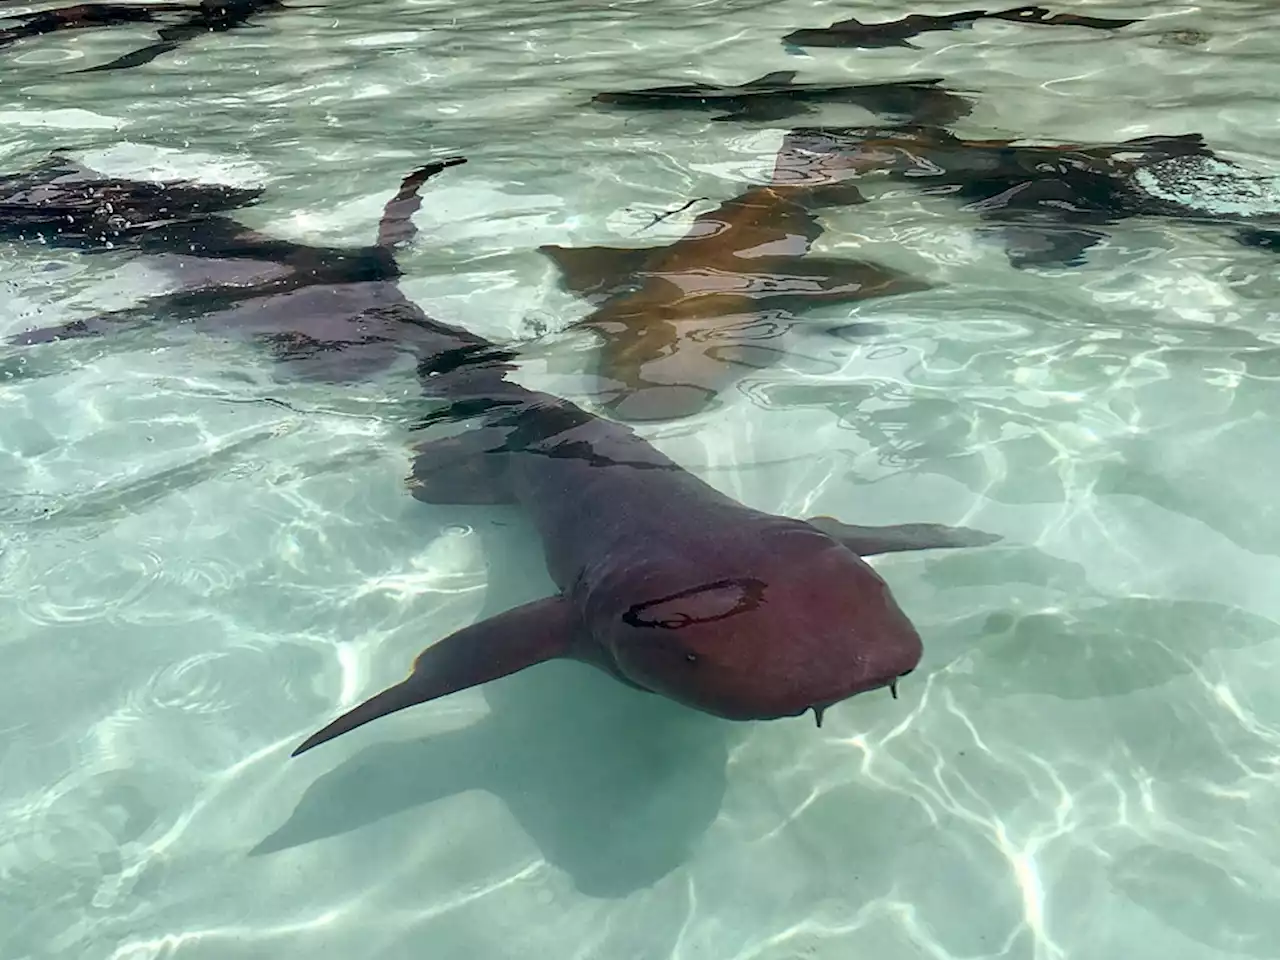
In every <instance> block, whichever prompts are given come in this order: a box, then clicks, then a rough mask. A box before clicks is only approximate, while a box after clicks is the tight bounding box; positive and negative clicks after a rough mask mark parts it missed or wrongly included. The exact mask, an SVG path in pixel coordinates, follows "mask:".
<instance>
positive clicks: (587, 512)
mask: <svg viewBox="0 0 1280 960" xmlns="http://www.w3.org/2000/svg"><path fill="white" fill-rule="evenodd" d="M433 329H434V331H435V333H436V335H437V338H438V343H437V344H436V346H437V347H438V348H446V349H445V350H444V352H445V353H446V354H448V355H451V356H454V357H457V356H462V355H465V354H467V353H468V352H472V357H471V359H470V361H469V362H468V363H466V364H448V365H446V367H441V366H440V365H439V364H438V363H437V362H436V361H435V360H434V359H433V358H431V357H425V356H424V363H426V364H427V365H428V367H429V368H430V369H428V370H426V372H425V373H424V381H425V383H426V384H427V386H428V389H429V390H430V391H431V392H432V393H433V394H434V395H435V396H440V397H444V398H446V399H447V400H448V401H449V403H450V405H451V408H447V409H448V410H449V412H447V413H446V414H445V415H444V416H446V417H450V418H460V417H465V416H473V417H479V418H480V419H479V423H478V425H475V426H473V427H471V428H470V429H468V430H466V431H465V432H463V433H459V434H456V435H454V436H450V437H447V438H443V439H435V440H429V441H426V442H424V443H421V444H419V445H418V446H417V447H416V448H415V453H416V456H415V459H414V463H413V470H412V475H411V477H410V488H411V491H412V494H413V496H414V497H415V498H416V499H418V500H421V501H423V502H427V503H435V504H482V503H490V504H499V503H509V504H517V505H519V506H520V507H521V508H523V510H524V511H525V512H526V514H527V515H528V516H529V517H530V518H531V519H532V522H533V524H534V527H535V529H536V530H537V532H538V535H539V537H540V539H541V541H542V545H543V552H544V555H545V558H546V562H547V569H548V572H549V574H550V576H551V580H552V582H553V583H554V584H555V586H556V587H557V588H558V591H557V592H556V593H555V594H553V595H551V596H548V597H545V598H543V599H538V600H533V601H531V602H528V603H523V604H520V605H518V606H515V607H512V608H511V609H509V610H506V611H504V612H502V613H500V614H497V615H496V616H493V617H490V618H488V619H486V620H483V621H481V622H479V623H475V624H472V625H471V626H468V627H464V628H463V629H461V630H459V631H457V632H455V633H452V634H450V635H449V636H447V637H445V638H443V639H442V640H439V641H437V642H436V643H435V644H433V645H432V646H430V647H428V648H427V649H425V650H424V651H423V652H422V653H421V654H419V655H418V657H417V659H416V660H415V662H414V666H413V670H412V672H411V673H410V675H409V676H408V677H407V678H406V679H405V680H404V681H402V682H400V683H398V684H395V685H394V686H392V687H389V688H388V689H386V690H384V691H382V692H381V693H378V694H376V695H375V696H373V697H372V698H370V699H369V700H366V701H365V702H364V703H362V704H360V705H359V706H357V707H355V708H354V709H352V710H350V711H348V712H347V713H345V714H343V715H342V716H341V717H339V718H337V719H336V720H334V721H333V722H331V723H330V724H328V725H327V726H325V727H324V728H323V729H321V730H320V731H318V732H317V733H315V734H313V735H312V736H310V737H308V738H307V739H306V740H305V741H304V742H303V743H302V744H300V745H299V746H298V747H297V748H296V749H295V750H294V751H293V755H294V756H297V755H298V754H301V753H303V752H305V751H307V750H310V749H311V748H312V747H315V746H317V745H319V744H321V743H324V742H326V741H328V740H331V739H333V738H334V737H337V736H340V735H341V734H343V733H346V732H348V731H350V730H353V729H355V728H356V727H358V726H361V725H363V724H366V723H368V722H370V721H371V720H374V719H377V718H378V717H382V716H386V715H387V714H389V713H393V712H396V711H398V710H402V709H404V708H406V707H410V706H413V705H415V704H419V703H426V702H428V701H431V700H435V699H437V698H439V697H443V696H447V695H448V694H451V693H455V692H457V691H459V690H465V689H468V688H471V687H475V686H478V685H480V684H484V683H487V682H489V681H491V680H496V679H498V678H500V677H505V676H508V675H510V674H513V673H516V672H518V671H521V670H524V669H526V668H527V667H530V666H533V665H535V664H539V663H543V662H546V661H549V660H555V659H570V660H578V661H581V662H584V663H587V664H590V665H592V666H594V667H597V668H598V669H600V670H602V671H604V672H605V673H607V674H609V675H610V676H612V677H614V678H615V679H617V680H619V681H620V682H622V683H624V684H626V685H628V686H631V687H635V688H637V689H640V690H645V691H649V692H652V693H657V694H660V695H662V696H664V697H666V698H668V699H670V700H674V701H676V702H678V703H682V704H685V705H686V706H689V707H692V708H694V709H696V710H700V711H702V712H704V713H708V714H711V715H713V716H717V717H722V718H725V719H729V720H766V719H774V718H780V717H792V716H799V715H801V714H803V713H804V712H806V711H808V710H812V711H813V712H814V715H815V719H816V720H817V722H818V723H819V725H820V724H821V722H822V716H823V712H824V711H825V710H826V709H827V708H829V707H830V706H832V705H833V704H836V703H839V702H841V701H843V700H845V699H847V698H849V697H852V696H854V695H856V694H859V693H863V692H866V691H870V690H876V689H880V688H884V687H888V688H889V690H890V691H891V692H892V693H893V694H894V695H895V696H896V693H897V683H898V681H899V679H900V678H902V677H904V676H906V675H907V674H909V673H911V672H912V671H913V670H914V669H915V668H916V666H917V665H918V663H919V662H920V658H921V654H922V644H921V639H920V636H919V634H918V633H917V632H916V629H915V628H914V627H913V626H912V624H911V622H910V621H909V620H908V619H907V616H906V614H905V613H903V611H902V610H901V608H900V607H899V606H898V604H897V601H896V600H895V599H894V597H893V595H892V593H891V592H890V590H889V587H888V584H887V583H886V582H885V581H884V579H883V578H882V577H881V576H880V575H879V574H878V573H876V571H875V570H874V569H873V568H872V567H871V566H870V565H869V564H867V563H866V561H865V560H864V559H863V557H865V556H868V555H873V554H879V553H888V552H892V551H902V550H925V549H934V548H949V547H967V546H979V545H985V544H990V543H993V542H995V541H996V540H998V539H999V538H998V537H996V536H993V535H991V534H988V533H983V532H981V531H978V530H972V529H967V528H955V527H947V526H942V525H936V524H908V525H905V526H892V527H859V526H852V525H849V524H845V523H842V522H840V521H838V520H836V519H834V518H831V517H815V518H813V519H811V520H809V521H804V520H798V519H793V518H789V517H782V516H776V515H773V514H769V513H765V512H763V511H760V510H755V509H752V508H750V507H747V506H744V505H743V504H741V503H739V502H737V501H735V500H733V499H731V498H730V497H728V496H726V495H724V494H722V493H720V492H719V491H718V490H716V489H715V488H714V487H712V486H710V485H709V484H708V483H706V482H705V481H703V480H701V479H699V478H698V477H696V476H694V475H693V474H692V473H690V472H688V471H687V470H685V469H683V468H682V467H680V466H679V465H678V464H676V463H675V462H674V461H673V460H671V459H670V458H668V457H666V456H665V455H663V454H662V453H660V452H659V451H658V450H657V449H655V448H654V447H653V446H652V445H651V444H649V443H648V442H646V441H645V440H643V439H642V438H641V437H639V436H638V435H637V434H636V433H635V432H634V431H633V430H632V429H631V428H630V427H628V426H626V425H624V424H621V423H617V422H614V421H610V420H605V419H601V418H600V417H597V416H594V415H592V414H590V413H588V412H587V411H585V410H583V409H582V408H580V407H578V406H576V405H575V404H572V403H570V402H568V401H566V400H563V399H560V398H558V397H554V396H551V395H548V394H545V393H540V392H538V391H533V390H529V389H526V388H524V387H522V386H519V385H517V384H514V383H511V382H509V381H507V380H505V379H504V372H505V371H506V370H507V369H509V360H510V355H505V356H503V355H502V354H501V353H500V352H495V353H494V354H493V356H492V357H491V358H488V359H481V358H478V356H477V355H476V354H475V352H474V351H475V349H476V340H477V338H475V337H473V336H471V335H469V334H465V333H461V331H459V333H460V334H461V336H462V338H463V339H462V340H461V341H459V343H458V344H457V345H456V347H448V348H447V344H448V340H449V337H450V328H447V327H445V326H444V325H441V324H435V326H434V328H433ZM481 349H483V348H481ZM493 349H494V351H498V349H499V348H496V347H494V348H493ZM429 419H430V418H429ZM437 419H441V417H437Z"/></svg>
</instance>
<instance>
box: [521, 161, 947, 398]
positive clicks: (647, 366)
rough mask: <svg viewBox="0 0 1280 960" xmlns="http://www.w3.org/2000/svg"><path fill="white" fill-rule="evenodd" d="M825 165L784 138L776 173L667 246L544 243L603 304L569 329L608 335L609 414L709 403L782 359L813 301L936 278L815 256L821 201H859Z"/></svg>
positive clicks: (602, 357) (569, 277) (603, 374)
mask: <svg viewBox="0 0 1280 960" xmlns="http://www.w3.org/2000/svg"><path fill="white" fill-rule="evenodd" d="M822 163H823V160H822V158H818V161H817V162H814V161H813V160H811V159H810V158H809V157H806V156H804V155H802V154H799V153H796V152H793V151H790V150H789V149H787V148H785V147H784V150H783V151H782V152H780V153H779V155H778V157H777V160H776V165H775V169H774V173H773V176H772V178H771V180H770V182H769V183H766V184H761V185H756V186H751V187H748V188H747V189H746V190H745V191H744V192H742V193H740V194H739V195H737V196H735V197H733V198H731V199H729V200H726V201H725V202H723V203H721V204H720V205H719V206H718V207H716V208H715V209H714V210H711V211H708V212H706V213H703V214H701V215H699V216H698V217H697V218H696V219H695V220H694V221H693V223H692V224H691V225H690V229H689V232H688V233H687V234H686V235H685V236H684V237H682V238H681V239H679V240H676V241H675V242H673V243H670V244H667V245H665V246H660V247H603V246H600V247H563V246H559V245H555V244H548V245H544V246H541V247H539V248H538V249H539V251H540V252H541V253H543V254H544V255H546V256H547V257H549V258H550V259H551V260H552V261H553V262H554V263H555V264H556V265H557V267H558V268H559V270H560V273H561V278H562V282H563V284H564V286H565V288H566V289H567V290H568V291H570V292H572V293H574V294H576V295H578V296H579V297H582V298H583V299H586V300H587V301H589V302H590V303H592V304H593V306H594V310H593V311H592V312H591V313H590V314H589V315H588V316H586V317H584V318H583V319H581V320H579V321H577V322H576V323H575V324H573V325H572V326H571V329H578V330H585V331H590V332H591V333H593V334H594V335H596V336H597V337H598V338H599V340H600V341H601V346H600V349H599V351H598V353H597V365H596V372H597V374H598V376H599V378H600V379H601V380H602V381H603V382H604V383H605V384H606V385H607V386H606V389H607V390H609V391H612V392H613V393H614V396H613V397H612V398H611V399H607V400H605V401H604V402H605V404H606V407H607V409H608V411H609V413H610V415H611V416H615V417H617V418H618V419H621V420H626V421H646V420H671V419H678V418H682V417H687V416H691V415H693V414H697V413H700V412H703V411H705V410H708V409H711V408H712V407H714V406H716V405H718V403H719V402H720V400H719V398H720V396H721V394H722V393H723V392H724V391H725V390H726V389H728V388H729V387H730V386H732V385H733V384H734V383H735V382H736V381H737V380H739V379H740V378H741V377H742V376H743V375H744V374H745V373H747V372H748V371H750V370H752V369H763V368H766V367H768V366H770V365H772V364H774V363H776V362H778V360H779V359H780V358H781V357H782V356H783V348H782V347H781V346H780V344H779V342H778V341H779V340H780V339H781V338H783V337H785V336H786V335H787V333H788V332H789V331H790V330H791V329H792V328H794V327H795V326H796V325H797V324H799V323H801V322H802V314H803V313H804V312H805V311H807V310H810V309H813V308H817V307H824V306H830V305H843V304H851V303H858V302H860V301H864V300H868V299H871V298H874V297H887V296H896V295H901V294H906V293H911V292H917V291H923V290H928V289H930V288H931V285H930V284H929V283H927V282H926V281H924V280H921V279H919V278H916V277H913V276H911V275H909V274H906V273H904V272H902V271H900V270H894V269H892V268H890V267H887V266H884V265H882V264H879V263H876V262H873V261H869V260H852V259H843V258H841V259H837V258H833V257H820V256H812V255H810V251H811V250H812V247H813V244H814V241H815V240H817V239H818V237H819V236H821V234H822V229H823V228H822V226H821V224H820V223H819V221H818V219H817V217H816V216H815V214H814V211H815V210H817V209H820V208H822V207H824V206H833V205H850V204H857V203H861V202H862V197H861V195H860V194H859V193H858V192H857V190H856V189H855V188H853V187H852V186H851V185H850V184H848V183H845V182H843V181H841V180H840V179H839V177H838V176H833V175H831V174H830V173H829V172H828V171H827V170H825V169H824V168H823V166H822Z"/></svg>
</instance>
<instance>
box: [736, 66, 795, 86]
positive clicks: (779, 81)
mask: <svg viewBox="0 0 1280 960" xmlns="http://www.w3.org/2000/svg"><path fill="white" fill-rule="evenodd" d="M796 73H797V71H795V70H775V71H774V72H773V73H766V74H765V75H764V76H763V77H757V78H756V79H754V80H749V81H747V82H746V83H744V84H743V85H742V89H744V90H749V89H750V88H752V87H785V86H789V85H790V84H791V81H793V80H794V79H795V78H796Z"/></svg>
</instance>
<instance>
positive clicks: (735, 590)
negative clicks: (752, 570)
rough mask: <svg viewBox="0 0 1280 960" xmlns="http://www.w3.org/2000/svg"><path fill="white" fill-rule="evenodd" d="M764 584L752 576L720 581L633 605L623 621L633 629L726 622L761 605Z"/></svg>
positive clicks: (680, 626)
mask: <svg viewBox="0 0 1280 960" xmlns="http://www.w3.org/2000/svg"><path fill="white" fill-rule="evenodd" d="M764 588H765V585H764V582H763V581H760V580H754V579H751V578H749V577H744V578H741V579H734V580H717V581H715V582H714V583H707V584H703V585H702V586H698V587H691V588H690V589H688V590H682V591H680V592H679V593H673V594H671V595H670V596H666V597H660V598H658V599H656V600H647V601H645V602H644V603H637V604H633V605H632V606H631V607H630V608H629V609H628V610H627V611H626V613H624V614H623V615H622V621H623V622H624V623H626V624H628V625H629V626H633V627H657V628H659V629H662V630H679V629H681V628H682V627H688V626H692V625H693V624H698V623H711V622H714V621H716V620H724V619H726V618H728V617H732V616H735V615H737V614H739V613H745V612H746V611H748V610H754V609H755V608H756V607H758V606H760V604H761V602H762V601H763V597H764Z"/></svg>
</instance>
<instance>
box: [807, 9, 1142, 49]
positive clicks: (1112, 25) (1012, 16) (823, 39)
mask: <svg viewBox="0 0 1280 960" xmlns="http://www.w3.org/2000/svg"><path fill="white" fill-rule="evenodd" d="M979 20H1006V21H1011V22H1013V23H1029V24H1038V25H1040V26H1049V27H1086V28H1088V29H1091V30H1117V29H1119V28H1121V27H1127V26H1129V25H1130V24H1134V23H1139V22H1140V21H1139V20H1117V19H1108V18H1104V17H1085V16H1080V15H1078V14H1074V13H1050V12H1049V11H1048V10H1047V9H1046V8H1044V7H1037V6H1025V7H1012V8H1011V9H1008V10H1000V11H997V12H995V13H990V12H988V11H986V10H965V11H963V12H962V13H944V14H941V15H939V16H927V15H921V14H914V13H913V14H911V15H909V16H906V17H902V18H901V19H899V20H889V21H886V22H884V23H863V22H861V21H860V20H857V19H855V18H853V17H850V18H849V19H848V20H840V21H838V22H836V23H833V24H831V25H830V26H827V27H815V28H812V29H802V30H793V31H792V32H791V33H788V34H787V35H786V36H784V37H783V38H782V42H783V43H784V44H787V45H790V46H793V47H863V48H869V49H870V48H876V47H910V48H912V49H918V48H917V47H916V45H915V44H914V43H910V42H909V41H910V38H912V37H917V36H919V35H920V34H922V33H933V32H938V31H943V30H956V29H960V28H968V27H972V26H973V25H974V24H975V23H976V22H978V21H979Z"/></svg>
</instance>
